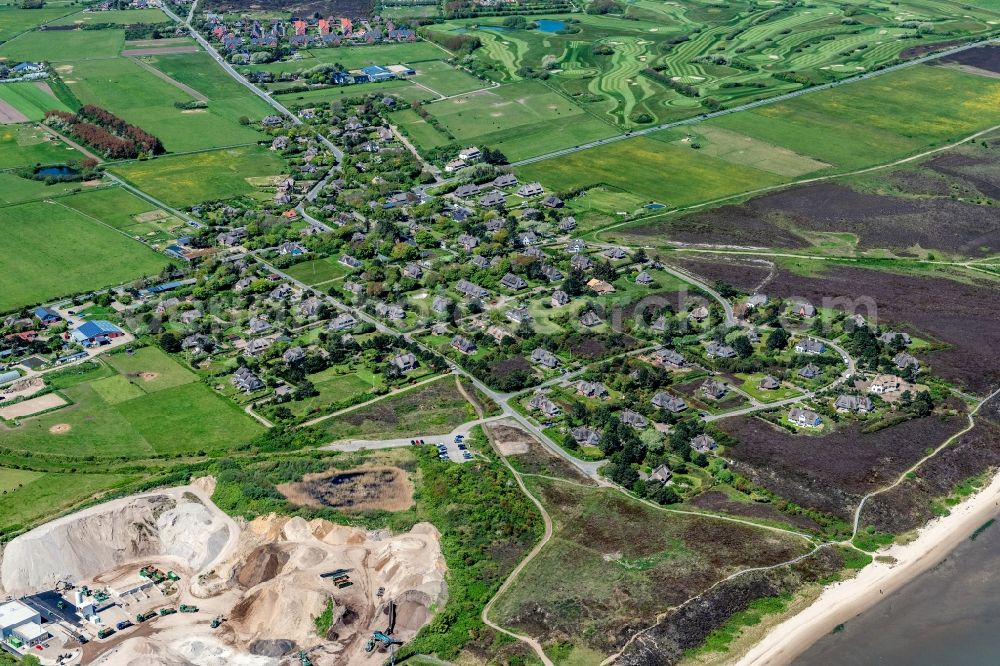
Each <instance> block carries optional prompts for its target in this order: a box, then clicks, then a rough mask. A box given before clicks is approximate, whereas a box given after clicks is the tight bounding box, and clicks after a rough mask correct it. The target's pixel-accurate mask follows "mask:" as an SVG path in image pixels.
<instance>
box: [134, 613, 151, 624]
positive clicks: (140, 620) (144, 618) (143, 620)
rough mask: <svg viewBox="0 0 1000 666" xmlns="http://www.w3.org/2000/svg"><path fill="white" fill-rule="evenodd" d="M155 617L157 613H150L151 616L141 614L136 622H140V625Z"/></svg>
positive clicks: (136, 617)
mask: <svg viewBox="0 0 1000 666" xmlns="http://www.w3.org/2000/svg"><path fill="white" fill-rule="evenodd" d="M155 616H156V613H149V614H146V613H139V614H138V615H136V616H135V621H136V622H138V623H139V624H142V623H143V622H145V621H146V620H148V619H150V618H152V617H155Z"/></svg>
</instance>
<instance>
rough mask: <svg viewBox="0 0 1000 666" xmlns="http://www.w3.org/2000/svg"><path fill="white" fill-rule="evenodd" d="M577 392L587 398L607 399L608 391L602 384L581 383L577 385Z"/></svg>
mask: <svg viewBox="0 0 1000 666" xmlns="http://www.w3.org/2000/svg"><path fill="white" fill-rule="evenodd" d="M576 392H577V393H578V394H580V395H582V396H583V397H585V398H601V399H603V398H606V397H607V395H608V389H607V388H605V386H604V384H602V383H601V382H588V381H579V382H577V383H576Z"/></svg>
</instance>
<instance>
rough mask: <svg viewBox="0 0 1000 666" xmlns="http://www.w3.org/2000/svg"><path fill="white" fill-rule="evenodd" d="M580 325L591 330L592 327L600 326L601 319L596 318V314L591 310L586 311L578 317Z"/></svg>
mask: <svg viewBox="0 0 1000 666" xmlns="http://www.w3.org/2000/svg"><path fill="white" fill-rule="evenodd" d="M580 323H581V324H583V325H584V326H586V327H587V328H593V327H594V326H599V325H600V324H601V318H600V317H598V316H597V313H596V312H594V311H593V310H587V311H586V312H584V313H583V315H581V316H580Z"/></svg>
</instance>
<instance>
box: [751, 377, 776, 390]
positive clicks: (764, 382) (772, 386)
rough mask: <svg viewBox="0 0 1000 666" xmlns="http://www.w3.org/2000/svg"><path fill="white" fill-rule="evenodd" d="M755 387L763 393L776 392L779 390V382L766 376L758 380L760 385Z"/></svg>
mask: <svg viewBox="0 0 1000 666" xmlns="http://www.w3.org/2000/svg"><path fill="white" fill-rule="evenodd" d="M757 386H759V387H760V388H761V389H763V390H765V391H776V390H778V389H779V388H781V382H779V381H778V380H777V379H775V378H774V377H772V376H771V375H767V376H765V377H764V378H763V379H761V380H760V383H759V384H758V385H757Z"/></svg>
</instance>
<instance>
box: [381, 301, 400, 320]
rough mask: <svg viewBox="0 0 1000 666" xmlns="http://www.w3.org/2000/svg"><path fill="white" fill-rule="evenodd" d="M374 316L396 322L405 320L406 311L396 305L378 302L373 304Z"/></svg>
mask: <svg viewBox="0 0 1000 666" xmlns="http://www.w3.org/2000/svg"><path fill="white" fill-rule="evenodd" d="M375 314H377V315H378V316H379V317H383V318H385V319H391V320H394V321H398V320H400V319H406V311H405V310H403V308H401V307H400V306H398V305H394V304H389V303H383V302H378V303H376V304H375Z"/></svg>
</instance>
